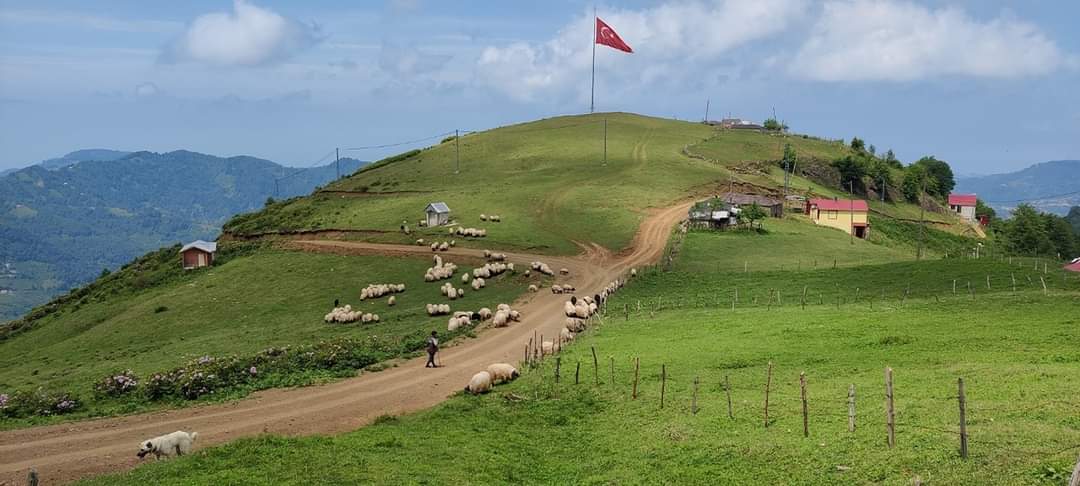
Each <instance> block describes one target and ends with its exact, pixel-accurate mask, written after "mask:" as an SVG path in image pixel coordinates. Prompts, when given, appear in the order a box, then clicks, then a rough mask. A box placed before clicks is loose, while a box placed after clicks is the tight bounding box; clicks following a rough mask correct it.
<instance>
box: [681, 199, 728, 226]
mask: <svg viewBox="0 0 1080 486" xmlns="http://www.w3.org/2000/svg"><path fill="white" fill-rule="evenodd" d="M739 211H740V209H739V208H738V207H737V206H733V205H731V204H729V203H728V202H727V201H724V200H723V199H721V198H719V197H715V198H710V199H706V200H704V201H698V202H697V203H695V204H694V205H693V206H692V207H691V208H690V214H689V221H690V226H691V227H694V228H712V229H721V230H722V229H726V228H727V227H728V226H735V225H738V224H739Z"/></svg>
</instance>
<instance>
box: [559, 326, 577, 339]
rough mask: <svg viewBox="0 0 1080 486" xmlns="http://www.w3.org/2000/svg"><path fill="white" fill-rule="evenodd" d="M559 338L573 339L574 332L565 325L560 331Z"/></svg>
mask: <svg viewBox="0 0 1080 486" xmlns="http://www.w3.org/2000/svg"><path fill="white" fill-rule="evenodd" d="M559 339H562V340H563V341H573V340H574V332H573V331H571V330H570V329H568V328H565V327H564V328H562V330H561V331H559Z"/></svg>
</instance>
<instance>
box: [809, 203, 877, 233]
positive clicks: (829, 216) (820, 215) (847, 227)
mask: <svg viewBox="0 0 1080 486" xmlns="http://www.w3.org/2000/svg"><path fill="white" fill-rule="evenodd" d="M851 216H852V213H851V211H842V210H841V211H829V210H819V209H817V208H815V209H813V210H811V212H810V219H812V220H814V223H817V224H820V225H822V226H830V227H833V228H836V229H838V230H841V231H843V232H845V233H848V234H851V226H852V221H851V219H852V217H851ZM854 222H855V223H858V224H861V225H865V224H867V214H866V212H865V211H856V212H855V221H854Z"/></svg>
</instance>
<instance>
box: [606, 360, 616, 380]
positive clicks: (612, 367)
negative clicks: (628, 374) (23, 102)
mask: <svg viewBox="0 0 1080 486" xmlns="http://www.w3.org/2000/svg"><path fill="white" fill-rule="evenodd" d="M608 358H611V384H612V385H614V384H615V357H614V356H608Z"/></svg>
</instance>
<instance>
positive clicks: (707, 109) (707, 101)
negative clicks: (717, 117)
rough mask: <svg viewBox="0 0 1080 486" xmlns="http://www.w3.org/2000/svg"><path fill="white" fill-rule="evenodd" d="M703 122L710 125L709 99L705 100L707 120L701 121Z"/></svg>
mask: <svg viewBox="0 0 1080 486" xmlns="http://www.w3.org/2000/svg"><path fill="white" fill-rule="evenodd" d="M701 121H703V122H705V123H709V100H708V98H706V99H705V119H704V120H701Z"/></svg>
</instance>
